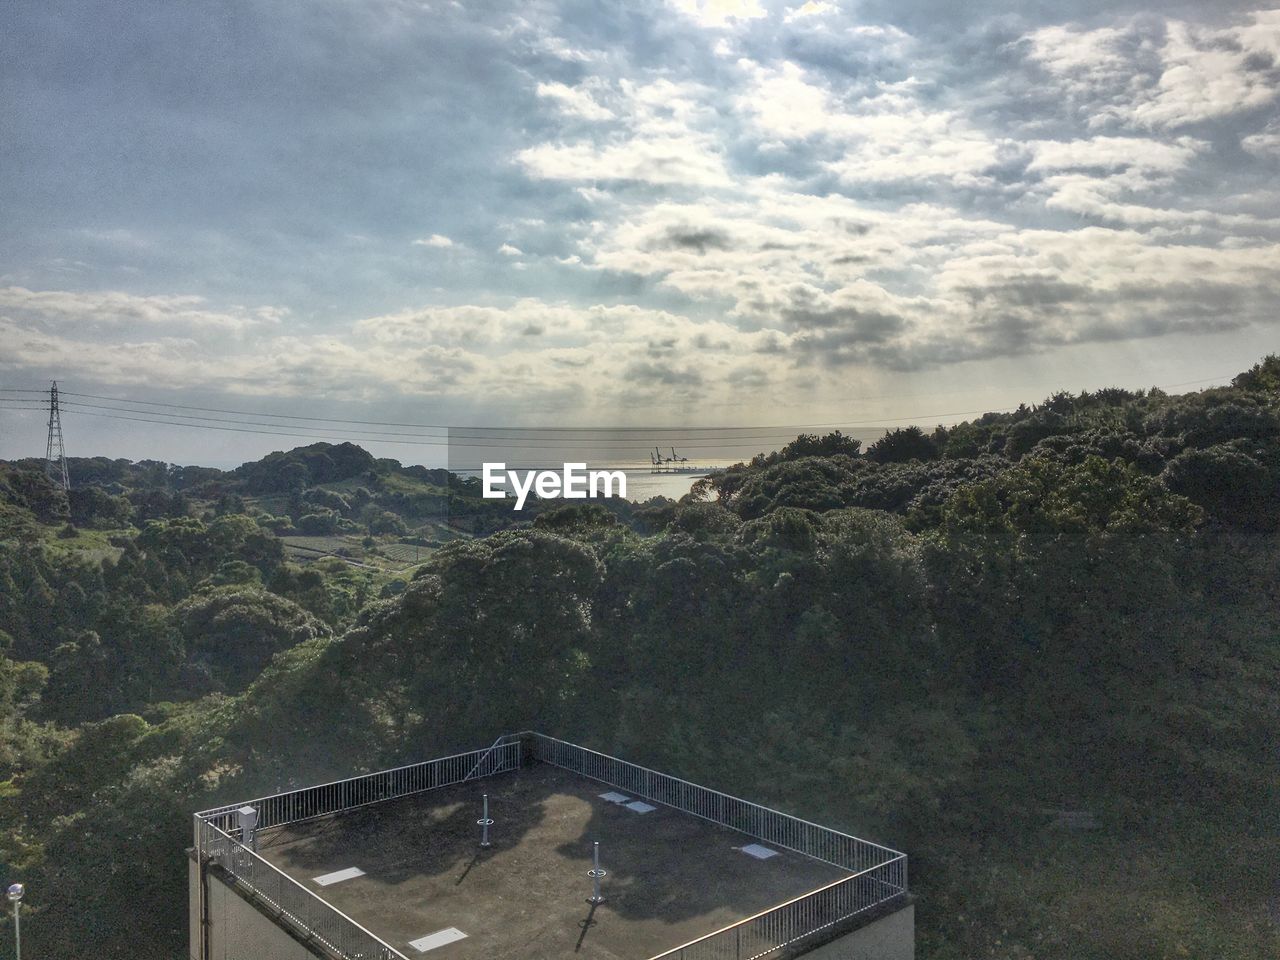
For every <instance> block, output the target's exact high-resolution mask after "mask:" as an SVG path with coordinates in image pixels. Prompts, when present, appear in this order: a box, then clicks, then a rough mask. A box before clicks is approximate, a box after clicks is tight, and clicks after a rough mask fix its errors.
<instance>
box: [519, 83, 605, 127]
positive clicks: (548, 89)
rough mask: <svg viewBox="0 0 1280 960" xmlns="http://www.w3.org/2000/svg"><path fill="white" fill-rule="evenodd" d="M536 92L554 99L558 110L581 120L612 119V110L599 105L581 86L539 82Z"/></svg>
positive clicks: (546, 97)
mask: <svg viewBox="0 0 1280 960" xmlns="http://www.w3.org/2000/svg"><path fill="white" fill-rule="evenodd" d="M536 92H537V94H538V96H540V97H543V98H545V99H548V100H553V101H555V102H556V104H557V105H558V106H559V107H560V110H561V111H562V112H563V113H566V114H568V115H569V116H574V117H580V118H582V119H583V120H612V119H613V111H612V110H609V109H608V108H607V107H603V106H601V105H600V104H599V103H598V102H596V100H595V98H594V97H592V95H591V94H590V93H588V92H587V91H586V90H583V89H582V88H581V87H570V86H568V85H566V84H563V83H540V84H538V86H537V91H536Z"/></svg>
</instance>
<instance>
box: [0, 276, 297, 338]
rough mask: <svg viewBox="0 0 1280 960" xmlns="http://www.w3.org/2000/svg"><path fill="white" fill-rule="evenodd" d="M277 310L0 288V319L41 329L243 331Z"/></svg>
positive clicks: (265, 322)
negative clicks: (18, 320)
mask: <svg viewBox="0 0 1280 960" xmlns="http://www.w3.org/2000/svg"><path fill="white" fill-rule="evenodd" d="M287 313H288V311H287V310H285V309H283V308H280V307H270V306H266V307H257V308H254V309H247V308H244V307H238V306H237V307H231V308H228V309H221V310H217V309H212V308H210V307H209V306H208V305H207V303H206V301H205V300H204V298H203V297H196V296H181V295H179V296H174V295H154V296H140V295H137V294H131V293H125V292H122V291H118V290H103V291H76V292H73V291H65V290H45V291H35V290H28V289H26V288H25V287H4V288H0V315H4V316H16V317H21V318H24V319H25V320H26V321H27V322H29V323H31V324H35V325H38V326H40V327H44V328H50V329H51V328H54V327H69V328H76V329H80V330H83V331H86V332H88V331H91V330H94V329H106V328H112V329H116V328H147V327H150V328H164V330H165V332H166V333H170V334H174V335H188V336H192V335H199V334H211V333H217V332H221V333H226V332H234V333H244V332H246V331H249V330H252V329H254V328H261V327H268V326H273V325H275V324H278V323H279V322H280V321H281V320H282V319H283V318H284V317H285V316H286V315H287Z"/></svg>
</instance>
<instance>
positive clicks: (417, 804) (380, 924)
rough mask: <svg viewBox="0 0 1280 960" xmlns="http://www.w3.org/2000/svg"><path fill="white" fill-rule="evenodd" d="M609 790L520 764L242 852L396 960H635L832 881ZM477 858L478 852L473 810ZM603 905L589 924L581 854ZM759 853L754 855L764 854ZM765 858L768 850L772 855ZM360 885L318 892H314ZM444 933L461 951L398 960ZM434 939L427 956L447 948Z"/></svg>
mask: <svg viewBox="0 0 1280 960" xmlns="http://www.w3.org/2000/svg"><path fill="white" fill-rule="evenodd" d="M609 792H619V791H617V790H616V788H614V787H611V786H608V785H606V784H603V783H600V782H598V781H595V780H589V779H586V778H583V777H579V776H577V775H575V774H573V773H570V772H568V771H565V770H562V769H560V768H558V767H552V766H548V765H545V764H538V763H535V764H533V765H532V766H527V767H523V768H521V769H520V770H518V771H515V772H511V773H503V774H499V775H498V776H495V777H488V778H485V779H481V780H473V781H470V782H468V783H464V784H458V785H455V786H452V787H444V788H442V789H439V790H432V791H430V792H427V793H422V794H417V795H415V796H412V797H406V798H404V799H401V800H391V801H387V802H385V803H380V804H375V805H373V806H370V807H365V808H363V809H359V810H353V811H349V812H346V813H343V814H339V815H337V816H333V817H328V818H325V819H322V820H316V821H311V822H307V823H298V824H293V825H290V826H287V827H282V828H279V829H276V830H270V831H264V832H263V833H261V834H260V835H259V839H258V852H259V853H260V854H261V855H262V856H263V857H265V858H266V859H267V860H269V861H270V862H271V863H273V864H274V865H275V866H277V867H279V868H280V869H281V870H283V871H284V872H285V873H287V874H288V875H289V876H291V877H293V878H294V879H295V880H297V881H298V882H299V883H301V884H302V885H303V886H305V887H307V889H309V890H311V891H312V892H313V893H315V894H316V895H317V896H319V897H320V898H321V899H323V900H326V901H327V902H329V903H331V904H332V905H333V906H335V907H337V908H338V909H339V910H341V911H342V912H343V913H345V914H347V915H348V916H349V917H351V918H352V919H353V920H355V921H357V922H358V923H360V924H361V925H363V926H364V927H365V928H366V929H368V930H369V931H371V932H372V933H374V934H376V935H377V936H379V937H381V938H382V939H383V940H384V941H386V942H387V943H389V944H390V945H391V946H393V947H395V948H396V949H397V950H399V951H401V952H402V953H404V954H405V955H406V956H408V957H417V956H421V957H424V958H429V960H461V958H472V957H474V958H479V957H485V958H489V960H505V958H511V960H516V958H519V960H544V958H546V960H550V958H557V960H558V958H565V957H582V958H585V960H646V958H648V957H652V956H654V955H656V954H659V953H662V952H663V951H664V950H669V949H671V948H672V947H677V946H679V945H680V944H682V943H686V942H687V941H689V940H693V939H696V938H697V937H700V936H703V935H705V934H708V933H711V932H713V931H715V930H718V929H720V928H721V927H724V926H727V925H728V924H731V923H733V922H735V921H737V920H742V919H744V918H746V917H749V916H751V915H752V914H755V913H759V912H760V911H762V910H767V909H769V908H770V907H773V906H776V905H777V904H779V903H782V902H783V901H785V900H789V899H791V898H793V897H797V896H800V895H801V894H804V893H807V892H809V891H811V890H814V889H817V888H818V887H821V886H824V885H826V884H828V883H832V882H834V881H836V880H839V879H840V878H841V877H844V876H848V875H849V873H848V871H845V870H842V869H840V868H839V867H836V866H833V865H831V864H829V863H824V862H822V861H820V860H815V859H813V858H811V857H807V856H805V855H803V854H799V853H794V852H792V851H789V850H779V855H778V856H773V857H768V858H767V859H757V858H755V857H753V856H751V855H749V854H748V853H744V852H743V851H742V847H744V846H747V845H749V844H751V843H753V842H757V841H754V840H753V839H752V838H751V837H748V836H746V835H745V834H742V833H738V832H737V831H735V830H730V829H728V828H727V827H721V826H717V825H715V824H712V823H709V822H707V821H705V820H701V819H699V818H697V817H693V816H690V815H688V814H685V813H681V812H680V811H677V810H673V809H672V808H670V807H664V806H661V805H655V807H656V808H655V809H654V810H653V811H651V812H649V813H637V812H634V811H633V810H631V809H628V808H626V807H624V806H621V805H619V804H616V803H611V802H609V801H606V800H602V799H600V796H599V795H600V794H602V793H609ZM486 793H487V794H488V795H489V816H490V817H492V818H493V820H494V821H495V823H494V825H493V826H492V827H491V828H490V839H491V842H492V846H491V847H490V848H489V849H488V850H481V849H480V848H479V839H480V827H479V826H477V825H476V820H478V819H479V818H480V816H481V796H482V794H486ZM594 840H598V841H599V842H600V852H601V857H600V859H601V866H602V867H604V868H605V869H606V870H607V871H608V876H607V877H606V878H605V879H604V881H603V889H602V892H603V894H604V896H605V898H606V899H605V902H604V903H603V904H602V905H600V906H597V907H595V908H592V906H591V905H590V904H588V903H587V902H586V899H587V897H588V896H589V895H590V893H591V880H590V878H589V877H588V876H587V871H588V870H589V869H590V868H591V850H592V846H591V845H592V841H594ZM765 846H768V845H767V844H765ZM774 849H777V848H774ZM351 868H356V869H357V870H360V871H363V874H362V875H359V876H354V877H352V878H351V879H340V880H338V881H337V882H331V883H328V884H327V885H321V884H318V883H316V882H315V879H316V878H317V877H325V876H327V875H330V874H335V873H339V874H340V872H342V871H350V869H351ZM449 928H455V929H457V930H459V931H461V932H462V933H464V934H466V937H465V939H456V940H453V941H452V942H444V943H442V945H440V946H435V947H431V948H430V949H428V950H426V951H425V952H419V951H418V950H417V949H416V948H415V947H413V946H411V944H412V942H413V941H418V940H422V939H423V938H427V937H430V936H431V935H432V934H436V933H440V932H442V931H447V930H448V929H449ZM449 937H450V935H448V934H444V935H442V936H440V937H438V938H435V939H436V940H437V941H447V940H449Z"/></svg>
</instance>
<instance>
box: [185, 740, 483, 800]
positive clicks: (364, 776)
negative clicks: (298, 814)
mask: <svg viewBox="0 0 1280 960" xmlns="http://www.w3.org/2000/svg"><path fill="white" fill-rule="evenodd" d="M506 736H508V735H507V734H504V735H503V738H505V737H506ZM495 746H497V744H495ZM492 749H493V747H489V748H488V750H492ZM479 752H480V751H479V750H464V751H462V753H453V754H450V755H449V756H447V757H435V758H434V759H431V760H420V761H419V762H417V763H406V764H403V765H402V766H399V767H388V768H387V769H385V770H374V771H373V772H372V773H361V774H357V775H356V776H354V777H344V778H343V779H341V780H329V781H327V782H325V783H312V784H308V785H307V786H305V787H292V788H290V789H288V790H281V791H280V792H279V793H269V794H267V795H266V796H262V797H258V798H257V799H256V800H245V801H242V802H240V803H229V804H226V805H224V806H221V807H211V808H209V809H208V810H201V811H199V812H198V813H196V814H195V815H196V816H197V817H201V818H205V817H216V816H220V815H222V814H224V813H232V812H234V811H236V810H239V809H240V808H241V807H243V806H246V805H248V806H253V805H254V804H255V803H261V802H262V801H264V800H274V799H275V798H276V797H283V796H285V795H286V794H290V793H300V792H302V791H303V790H322V789H324V788H325V787H340V786H342V785H343V784H344V783H354V782H355V781H357V780H365V779H367V778H369V777H383V776H387V775H389V774H393V773H402V772H404V771H406V770H413V769H415V768H417V767H425V766H428V765H429V764H433V763H444V762H446V761H449V760H460V759H461V758H463V757H465V756H468V755H470V754H474V753H479Z"/></svg>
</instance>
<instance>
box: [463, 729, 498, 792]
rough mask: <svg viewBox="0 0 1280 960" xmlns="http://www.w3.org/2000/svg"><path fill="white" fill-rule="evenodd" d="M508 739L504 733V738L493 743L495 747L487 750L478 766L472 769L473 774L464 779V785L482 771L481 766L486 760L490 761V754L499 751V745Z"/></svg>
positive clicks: (477, 763) (477, 762)
mask: <svg viewBox="0 0 1280 960" xmlns="http://www.w3.org/2000/svg"><path fill="white" fill-rule="evenodd" d="M506 739H507V735H506V734H505V733H504V734H503V735H502V736H500V737H499V738H498V739H497V740H495V741H493V745H492V746H490V747H489V749H488V750H486V751H485V752H484V753H483V755H481V757H480V759H479V760H477V761H476V765H475V766H474V767H472V768H471V772H470V773H468V774H467V775H466V776H465V777H463V778H462V781H463V783H465V782H466V781H468V780H470V779H471V778H472V777H474V776H475V775H476V771H477V770H479V769H480V767H481V765H482V764H483V763H484V762H485V761H486V760H488V759H489V754H491V753H493V751H495V750H497V749H498V747H499V745H500V744H501V743H502V741H503V740H506Z"/></svg>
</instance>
